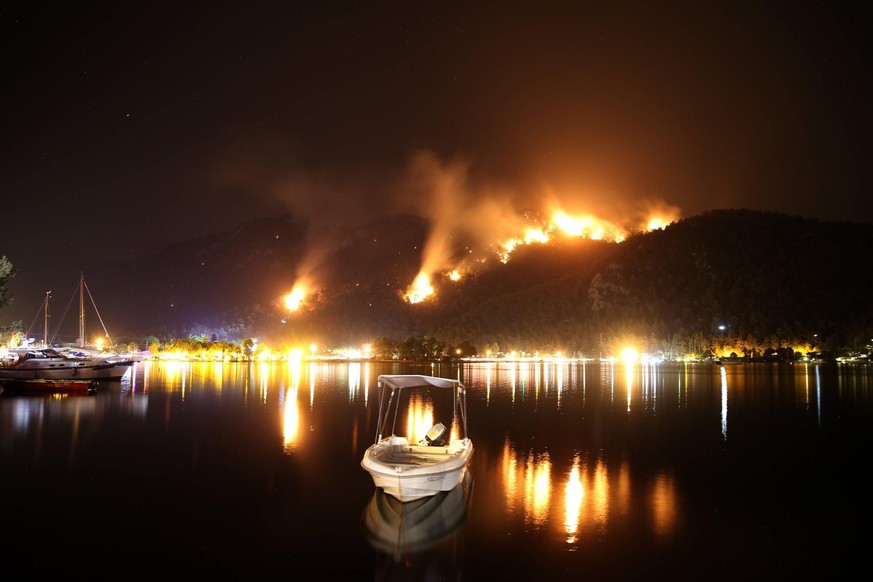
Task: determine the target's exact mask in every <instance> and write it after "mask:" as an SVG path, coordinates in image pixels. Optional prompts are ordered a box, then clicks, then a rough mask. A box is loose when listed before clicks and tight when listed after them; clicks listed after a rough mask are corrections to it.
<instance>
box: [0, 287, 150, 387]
mask: <svg viewBox="0 0 873 582" xmlns="http://www.w3.org/2000/svg"><path fill="white" fill-rule="evenodd" d="M78 290H79V337H78V341H77V346H78V349H74V348H69V347H67V348H56V347H51V346H50V345H49V342H50V337H49V329H48V322H49V313H48V309H49V298H50V297H51V291H49V292H47V293H46V296H45V302H44V305H43V310H44V316H45V334H44V336H43V342H42V345H41V346H40V345H30V344H31V342H29V341H27V342H24V344H23V345H20V346H16V347H9V348H2V349H0V381H5V382H16V381H17V382H22V383H25V382H31V381H33V380H120V379H121V378H123V377H124V375H125V374H127V373H128V372H129V371H130V368H131V366H133V364H134V363H135V362H136V361H137V359H136V358H132V357H126V356H118V355H114V354H104V353H102V352H100V351H99V350H93V349H87V348H86V345H85V292H86V291H87V292H88V296H89V297H91V291H90V290H89V289H88V288H87V285H86V284H85V275H84V273H83V274H82V275H81V277H80V278H79V287H78ZM91 301H92V304H93V297H91ZM96 308H97V306H96V305H94V309H95V311H96ZM97 317H98V319H100V323H101V325H103V320H102V318H100V314H99V312H98V314H97ZM103 331H104V333H105V334H106V338H107V340H108V339H109V333H108V332H107V331H106V326H105V325H103Z"/></svg>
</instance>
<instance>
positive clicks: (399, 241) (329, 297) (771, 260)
mask: <svg viewBox="0 0 873 582" xmlns="http://www.w3.org/2000/svg"><path fill="white" fill-rule="evenodd" d="M310 228H311V226H310V225H308V224H306V223H305V222H303V221H300V220H298V219H296V218H294V217H292V216H287V215H286V216H281V217H275V218H267V219H262V220H259V221H255V222H252V223H248V224H244V225H241V226H240V227H239V228H238V229H237V230H235V231H233V232H229V233H223V234H217V235H215V236H211V237H208V238H203V239H198V240H192V241H189V242H186V243H184V244H179V245H175V246H173V247H169V248H166V249H164V250H162V251H160V252H158V253H156V254H155V255H153V256H150V257H147V258H145V259H143V260H140V261H137V262H136V263H132V264H126V265H113V266H107V267H104V268H98V269H95V270H93V271H89V275H88V277H89V284H90V285H91V286H92V287H93V288H100V289H104V290H105V289H111V290H112V292H111V297H110V296H106V293H105V291H104V293H103V294H102V296H101V300H100V301H101V312H102V313H103V314H104V318H105V319H107V320H109V321H111V322H112V325H113V328H114V329H115V330H118V331H116V332H115V335H116V338H121V339H125V338H131V339H138V338H143V337H146V336H157V337H159V338H169V337H185V336H187V335H188V334H192V333H193V334H199V335H204V336H206V337H217V338H219V339H230V340H238V339H241V338H242V337H262V338H265V339H268V340H269V341H274V342H284V343H289V344H290V343H293V342H306V343H308V342H310V341H316V342H318V343H319V344H320V345H355V344H358V343H362V342H366V341H372V340H373V339H374V338H376V337H379V336H384V337H388V338H395V339H403V338H406V337H409V336H431V337H435V338H439V339H440V340H441V341H443V342H446V343H448V344H459V343H461V342H464V341H466V342H468V343H471V344H472V345H473V346H475V347H477V348H478V349H480V350H484V349H485V348H486V347H487V348H490V349H494V350H508V349H514V350H528V351H534V350H562V351H564V352H565V353H572V352H580V353H587V354H592V353H596V352H597V351H598V350H601V349H602V348H603V347H604V346H609V345H611V344H612V343H614V342H618V341H624V339H625V338H632V339H633V340H634V341H635V342H637V343H638V344H643V345H646V346H648V347H649V348H650V349H664V348H665V346H669V345H673V346H674V348H675V349H677V350H679V349H688V346H689V344H690V343H692V342H701V341H704V340H708V339H710V338H722V339H723V340H724V341H725V342H727V340H728V339H730V340H731V341H732V342H734V344H735V345H740V344H742V343H743V342H745V344H743V345H748V346H753V345H759V346H762V345H764V344H767V345H774V344H775V345H778V344H779V343H780V342H788V341H790V342H793V343H797V342H799V341H807V340H808V341H810V342H811V343H816V342H817V343H818V344H820V345H821V346H822V347H828V348H835V347H838V346H853V345H858V344H859V342H860V343H861V344H864V343H866V342H867V341H868V340H869V338H870V337H871V331H873V313H871V302H870V287H869V276H868V275H866V271H865V269H866V266H865V265H866V261H867V259H868V257H870V256H871V252H873V226H870V225H861V224H848V223H836V222H821V221H818V220H812V219H804V218H799V217H794V216H788V215H782V214H771V213H761V212H752V211H746V210H722V211H713V212H709V213H706V214H704V215H700V216H694V217H690V218H686V219H683V220H681V221H679V222H676V223H674V224H672V225H670V226H668V227H667V228H665V229H663V230H657V231H653V232H650V233H645V234H636V235H633V236H631V237H630V238H629V239H628V240H626V241H624V242H622V243H619V244H615V243H606V242H598V241H592V240H587V239H571V238H562V239H558V240H555V241H553V242H550V243H547V244H531V245H526V246H522V247H519V248H517V249H516V250H515V251H514V252H513V254H512V256H511V259H510V260H509V261H508V262H507V263H505V264H504V263H501V262H499V261H497V260H493V261H490V262H489V263H487V264H484V265H483V266H482V267H481V268H479V269H478V270H477V271H476V272H474V273H470V274H468V276H466V277H464V278H463V279H462V280H461V281H458V282H455V281H450V280H448V279H447V278H445V277H442V276H439V275H438V276H437V277H436V279H435V280H434V284H435V287H436V294H435V295H436V297H435V298H434V299H432V300H429V301H425V302H423V303H420V304H415V305H411V304H409V303H407V302H406V301H405V300H404V299H403V297H402V293H403V291H404V289H405V288H406V286H407V285H409V283H410V282H411V281H412V280H413V278H414V277H415V275H416V273H417V272H418V269H419V266H420V265H419V262H420V257H421V249H422V247H423V245H424V243H425V240H426V237H427V232H428V224H427V222H426V221H425V220H423V219H421V218H419V217H415V216H393V217H390V218H385V219H382V220H380V221H378V222H374V223H371V224H368V225H366V226H363V227H359V228H357V229H353V230H347V231H342V232H338V233H332V236H331V239H330V241H331V244H330V246H329V248H324V249H321V250H320V252H319V253H316V255H317V256H318V257H319V258H320V261H319V264H318V268H316V269H314V270H309V269H308V267H307V272H310V271H311V272H314V273H317V278H318V280H319V282H320V285H319V288H318V292H317V294H315V295H313V296H311V297H310V298H309V300H308V301H307V302H306V303H305V305H304V307H303V309H301V310H300V311H298V312H294V313H289V312H288V310H287V309H286V308H285V307H284V306H283V304H282V301H281V298H282V296H283V295H284V294H285V293H287V292H288V291H289V290H290V288H291V286H292V285H293V284H294V282H295V280H296V279H297V277H298V275H299V274H300V272H301V271H302V270H304V267H305V265H304V262H305V260H306V259H307V258H308V257H311V256H313V249H311V248H308V247H307V241H308V240H312V237H311V236H310V234H311V233H310ZM719 326H724V329H719ZM813 338H814V339H813ZM678 344H682V345H681V346H680V345H678ZM677 346H678V347H677Z"/></svg>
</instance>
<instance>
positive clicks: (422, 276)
mask: <svg viewBox="0 0 873 582" xmlns="http://www.w3.org/2000/svg"><path fill="white" fill-rule="evenodd" d="M432 295H433V285H431V283H430V277H429V276H428V274H427V273H419V274H418V276H417V277H416V278H415V281H413V283H412V285H410V286H409V288H408V289H407V290H406V293H405V294H404V296H403V297H404V298H405V299H406V300H407V301H408V302H410V303H413V304H414V303H421V302H422V301H424V300H425V299H427V298H428V297H430V296H432Z"/></svg>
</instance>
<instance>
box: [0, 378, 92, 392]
mask: <svg viewBox="0 0 873 582" xmlns="http://www.w3.org/2000/svg"><path fill="white" fill-rule="evenodd" d="M97 382H98V381H97V380H82V379H77V380H60V379H54V380H51V379H46V378H38V379H30V380H3V381H2V383H3V385H4V386H6V387H7V388H10V389H12V390H23V391H38V392H91V391H93V390H95V389H96V388H97Z"/></svg>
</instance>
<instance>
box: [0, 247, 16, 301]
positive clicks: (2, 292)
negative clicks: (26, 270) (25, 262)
mask: <svg viewBox="0 0 873 582" xmlns="http://www.w3.org/2000/svg"><path fill="white" fill-rule="evenodd" d="M14 276H15V265H13V264H12V261H10V260H9V259H7V258H6V256H5V255H4V256H2V257H0V307H3V306H4V305H6V304H7V303H9V301H10V299H11V297H9V289H7V288H6V282H7V281H9V279H11V278H12V277H14Z"/></svg>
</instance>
